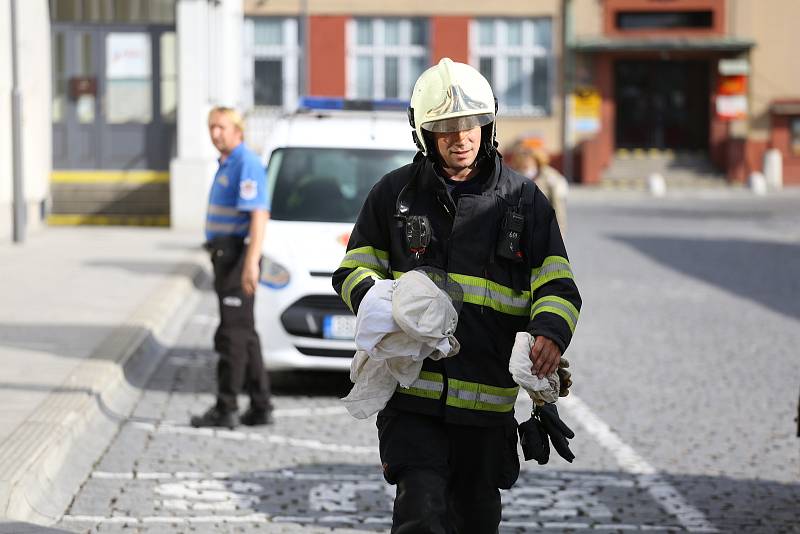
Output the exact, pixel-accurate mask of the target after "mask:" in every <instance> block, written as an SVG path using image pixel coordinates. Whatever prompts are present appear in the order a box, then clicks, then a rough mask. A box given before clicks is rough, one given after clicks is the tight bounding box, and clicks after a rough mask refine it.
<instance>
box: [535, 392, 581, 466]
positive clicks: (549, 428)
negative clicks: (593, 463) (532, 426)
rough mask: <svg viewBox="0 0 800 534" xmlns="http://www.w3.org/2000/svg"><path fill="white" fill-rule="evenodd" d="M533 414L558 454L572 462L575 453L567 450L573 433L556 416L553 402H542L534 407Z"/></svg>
mask: <svg viewBox="0 0 800 534" xmlns="http://www.w3.org/2000/svg"><path fill="white" fill-rule="evenodd" d="M534 416H535V417H536V418H538V419H539V422H540V423H541V427H542V428H543V429H544V431H545V432H546V433H547V435H548V436H549V437H550V443H552V444H553V448H554V449H555V450H556V452H557V453H558V455H559V456H561V457H562V458H563V459H565V460H566V461H568V462H570V463H572V460H574V459H575V455H574V454H572V451H571V450H569V441H567V440H570V439H572V438H574V437H575V433H574V432H573V431H572V429H570V428H569V427H568V426H567V425H565V424H564V421H562V420H561V418H560V417H559V416H558V409H557V408H556V405H555V404H543V405H541V406H536V408H534Z"/></svg>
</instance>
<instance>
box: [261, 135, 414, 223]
mask: <svg viewBox="0 0 800 534" xmlns="http://www.w3.org/2000/svg"><path fill="white" fill-rule="evenodd" d="M413 157H414V152H412V151H409V150H365V149H353V148H282V149H278V150H276V151H274V152H273V153H272V157H271V158H270V160H269V166H268V176H269V188H270V191H271V198H272V207H271V210H270V217H271V218H272V219H275V220H281V221H322V222H355V220H356V218H357V217H358V212H359V211H360V210H361V205H362V204H363V203H364V199H365V198H366V197H367V193H369V191H370V189H372V186H373V185H374V184H375V182H377V181H378V180H379V179H380V178H381V177H382V176H383V175H385V174H386V173H388V172H389V171H391V170H393V169H396V168H398V167H401V166H403V165H406V164H408V163H411V160H412V158H413Z"/></svg>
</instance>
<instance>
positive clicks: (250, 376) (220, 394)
mask: <svg viewBox="0 0 800 534" xmlns="http://www.w3.org/2000/svg"><path fill="white" fill-rule="evenodd" d="M208 248H209V251H210V253H211V263H212V265H213V266H214V290H215V291H216V293H217V299H218V301H219V317H220V323H219V327H217V331H216V333H215V334H214V350H216V351H217V353H219V360H218V362H217V408H219V409H220V410H224V411H236V410H238V405H237V400H236V397H237V395H238V394H239V393H241V392H245V393H247V394H248V395H249V396H250V406H251V408H253V409H255V410H267V411H269V410H271V409H272V404H271V402H270V386H269V379H268V377H267V374H266V372H265V371H264V361H263V360H262V355H261V343H260V341H259V339H258V334H257V333H256V328H255V317H254V314H253V306H254V304H255V295H252V296H247V295H245V294H244V291H243V290H242V281H241V280H242V268H243V267H244V258H245V252H246V251H247V247H246V245H245V244H244V241H243V240H241V239H233V238H227V239H222V240H219V239H218V240H216V241H215V242H212V243H210V244H209V245H208Z"/></svg>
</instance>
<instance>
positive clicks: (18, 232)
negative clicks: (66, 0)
mask: <svg viewBox="0 0 800 534" xmlns="http://www.w3.org/2000/svg"><path fill="white" fill-rule="evenodd" d="M17 51H18V50H17V0H11V141H12V148H11V151H12V159H13V160H14V166H13V171H12V172H13V176H14V178H13V180H14V182H13V183H14V200H13V211H14V216H13V217H14V234H13V236H14V242H15V243H22V242H24V241H25V226H26V222H27V213H26V212H27V210H26V206H25V189H24V185H25V182H24V180H23V174H22V172H23V165H22V91H20V88H19V58H18V57H17Z"/></svg>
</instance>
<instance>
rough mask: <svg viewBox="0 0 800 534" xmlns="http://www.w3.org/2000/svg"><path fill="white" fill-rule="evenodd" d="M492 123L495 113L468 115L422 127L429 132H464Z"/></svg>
mask: <svg viewBox="0 0 800 534" xmlns="http://www.w3.org/2000/svg"><path fill="white" fill-rule="evenodd" d="M492 121H494V113H481V114H479V115H466V116H464V117H452V118H449V119H442V120H439V121H431V122H425V123H423V124H422V125H421V127H422V128H423V129H424V130H428V131H429V132H439V133H445V132H463V131H464V130H472V129H473V128H477V127H479V126H486V125H487V124H489V123H491V122H492Z"/></svg>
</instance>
